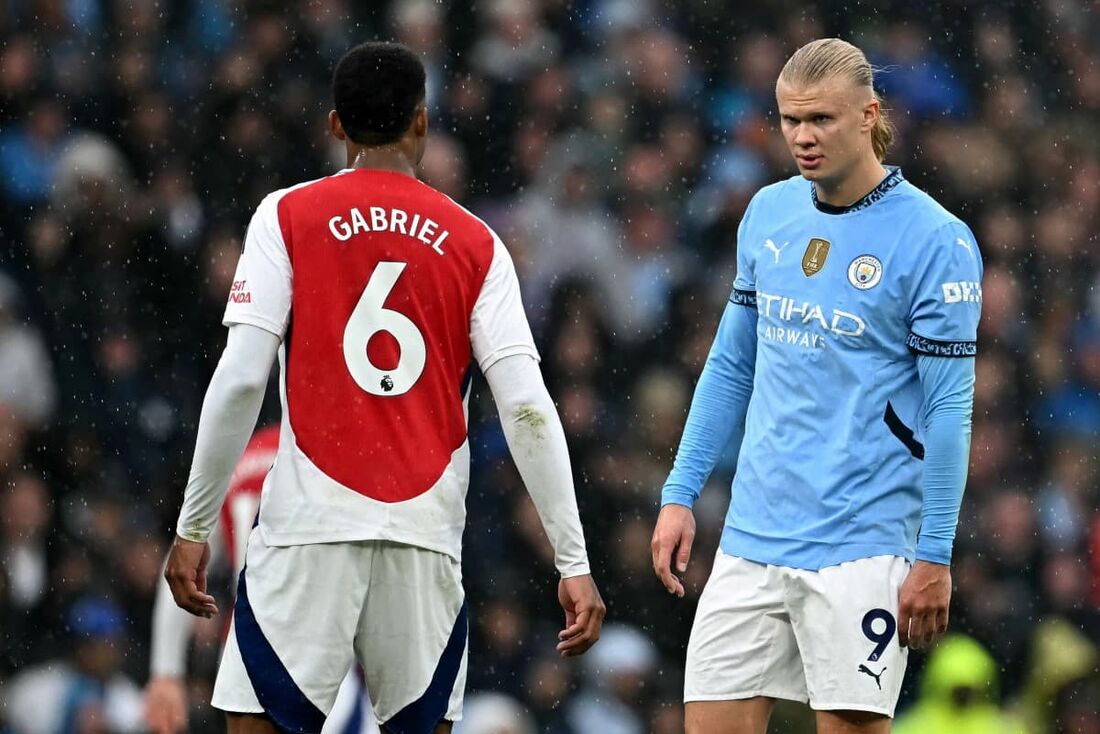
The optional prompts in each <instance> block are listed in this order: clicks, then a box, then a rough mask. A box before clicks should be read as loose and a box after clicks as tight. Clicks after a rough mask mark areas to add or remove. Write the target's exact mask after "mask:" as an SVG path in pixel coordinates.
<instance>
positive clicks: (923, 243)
mask: <svg viewBox="0 0 1100 734" xmlns="http://www.w3.org/2000/svg"><path fill="white" fill-rule="evenodd" d="M737 259H738V273H737V278H736V281H735V283H734V291H733V294H732V296H731V301H732V302H733V303H734V304H737V305H741V306H744V307H747V308H753V309H755V310H756V313H757V325H756V334H757V346H756V362H755V365H756V366H755V376H754V382H753V390H752V397H751V399H750V401H749V407H748V412H747V414H746V420H745V436H744V439H743V442H742V445H741V452H740V455H739V459H738V465H737V472H736V475H735V478H734V484H733V491H732V498H731V504H730V510H729V515H728V517H727V524H726V529H725V532H724V535H723V541H722V548H723V550H724V551H725V552H726V553H728V554H730V555H737V556H742V557H744V558H747V559H749V560H754V561H757V562H761V563H774V564H777V565H784V566H791V567H796V568H807V569H811V570H817V569H819V568H822V567H824V566H828V565H834V564H837V563H843V562H845V561H848V560H855V559H857V558H866V557H871V556H874V555H896V556H902V557H905V558H908V559H910V560H912V559H913V557H914V552H915V546H916V540H917V532H918V529H919V525H920V518H921V506H922V505H921V502H922V490H921V477H922V471H923V466H922V459H923V456H924V448H923V445H922V443H921V441H922V438H923V434H922V423H923V418H924V415H925V410H926V407H927V406H925V405H924V397H923V392H922V388H921V384H920V380H919V375H918V371H917V355H920V354H926V355H933V356H943V357H968V356H973V355H974V354H975V353H976V333H977V325H978V318H979V316H980V311H981V306H980V304H981V286H980V283H981V277H982V264H981V259H980V256H979V254H978V249H977V245H976V244H975V241H974V236H973V234H971V232H970V230H969V229H968V228H967V226H966V225H965V224H964V223H963V222H961V221H960V220H959V219H958V218H957V217H955V216H953V215H952V214H951V213H949V212H948V211H947V210H945V209H944V208H943V207H941V206H940V205H939V204H937V203H936V202H935V201H934V200H933V199H932V198H931V197H929V196H928V195H927V194H925V193H923V192H922V191H920V190H919V189H917V188H916V187H914V186H912V185H911V184H909V183H908V182H907V181H906V180H905V179H904V178H903V176H902V174H901V171H900V169H897V168H891V169H889V173H888V174H887V176H886V177H885V178H884V179H883V181H882V182H881V183H880V184H879V185H878V187H876V189H875V190H874V191H872V192H871V193H870V194H868V195H867V196H866V197H864V198H863V199H862V200H860V201H859V202H857V203H856V204H854V205H852V206H850V207H846V208H836V207H830V206H828V205H826V204H823V203H820V202H817V201H816V198H815V196H814V192H813V188H812V184H811V182H809V181H807V180H806V179H804V178H802V177H801V176H796V177H793V178H791V179H788V180H786V181H782V182H779V183H777V184H773V185H771V186H768V187H766V188H764V189H762V190H761V191H760V192H759V193H758V194H757V195H756V196H755V197H754V198H753V200H752V202H751V203H750V205H749V208H748V210H747V211H746V213H745V217H744V218H743V220H742V222H741V226H740V229H739V231H738V253H737ZM777 457H782V459H779V458H777ZM778 488H782V490H783V491H782V492H780V491H777V490H778Z"/></svg>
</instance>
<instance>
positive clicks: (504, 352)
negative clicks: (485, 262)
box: [470, 233, 539, 372]
mask: <svg viewBox="0 0 1100 734" xmlns="http://www.w3.org/2000/svg"><path fill="white" fill-rule="evenodd" d="M470 344H471V346H472V348H473V354H474V359H476V360H477V363H478V366H479V367H480V368H481V371H482V372H484V371H485V370H487V369H489V367H491V366H492V365H493V364H494V363H496V362H498V361H500V360H502V359H504V358H505V357H511V356H512V355H515V354H527V355H530V356H531V357H532V358H534V359H536V360H537V359H538V358H539V353H538V350H536V349H535V340H534V338H533V337H532V336H531V327H530V325H529V324H528V323H527V314H526V313H524V310H523V302H522V300H521V299H520V292H519V278H518V277H516V268H515V265H513V264H512V257H511V255H509V254H508V250H507V249H505V247H504V243H503V242H501V241H500V238H499V237H497V235H496V234H495V233H494V234H493V260H492V262H491V263H490V265H489V272H488V273H486V275H485V281H484V282H483V283H482V286H481V292H480V293H479V294H478V297H477V301H476V302H475V304H474V310H473V313H472V314H471V315H470Z"/></svg>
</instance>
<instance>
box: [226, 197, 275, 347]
mask: <svg viewBox="0 0 1100 734" xmlns="http://www.w3.org/2000/svg"><path fill="white" fill-rule="evenodd" d="M280 199H281V196H280V195H279V194H278V193H275V194H270V195H269V196H267V197H266V198H265V199H264V200H263V201H262V202H260V206H259V207H257V209H256V213H255V214H253V215H252V221H251V222H249V224H248V232H247V233H246V234H245V238H244V251H243V252H242V253H241V259H240V260H238V261H237V272H236V274H235V275H234V276H233V285H232V286H231V288H230V290H229V300H228V302H227V303H226V306H225V316H224V317H223V318H222V323H224V324H225V325H226V326H231V325H233V324H250V325H252V326H258V327H259V328H261V329H263V330H265V331H269V332H271V333H272V334H274V335H275V336H278V337H280V338H281V337H282V336H283V335H284V334H285V333H286V325H287V322H288V320H289V318H290V300H291V280H292V274H291V267H290V256H289V255H288V254H287V249H286V243H285V242H284V241H283V231H282V228H281V227H280V226H279V208H278V207H279V200H280Z"/></svg>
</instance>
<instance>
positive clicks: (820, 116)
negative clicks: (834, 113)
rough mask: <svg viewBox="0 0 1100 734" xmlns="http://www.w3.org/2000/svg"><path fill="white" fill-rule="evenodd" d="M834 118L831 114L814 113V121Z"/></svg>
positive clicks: (825, 120) (818, 121)
mask: <svg viewBox="0 0 1100 734" xmlns="http://www.w3.org/2000/svg"><path fill="white" fill-rule="evenodd" d="M831 119H833V118H832V117H831V116H830V115H814V122H817V123H822V122H828V121H829V120H831Z"/></svg>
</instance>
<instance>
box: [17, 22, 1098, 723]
mask: <svg viewBox="0 0 1100 734" xmlns="http://www.w3.org/2000/svg"><path fill="white" fill-rule="evenodd" d="M934 8H935V9H933V10H929V8H928V7H927V6H926V5H925V4H922V3H912V2H903V1H901V0H887V1H884V2H877V3H860V2H842V1H841V0H822V1H821V2H818V3H816V4H815V3H804V2H794V1H793V0H789V1H787V0H760V1H759V2H753V3H735V2H732V0H731V1H730V2H723V1H722V0H678V1H674V0H484V1H482V2H477V3H472V4H471V3H468V2H459V1H458V0H452V1H450V2H448V1H447V0H398V1H396V2H382V1H376V2H371V3H355V2H352V1H351V0H293V1H291V2H282V3H274V2H264V1H261V0H0V701H3V702H4V703H3V704H0V732H4V734H8V733H9V732H10V733H11V734H32V733H34V732H44V733H45V732H66V733H68V732H79V733H81V734H92V733H93V732H114V731H136V730H141V728H142V724H141V694H140V691H141V687H142V685H143V684H144V682H145V680H146V678H147V675H148V650H149V645H148V638H149V630H150V617H151V608H152V596H153V593H154V590H155V587H156V584H157V581H158V575H159V572H160V566H161V563H162V559H163V557H164V553H165V552H166V549H167V545H168V543H169V541H170V539H171V537H172V535H171V533H172V528H173V524H174V521H175V517H176V513H177V510H178V507H179V504H180V501H181V495H182V489H183V485H184V482H185V479H186V476H187V470H188V466H189V462H190V453H191V449H192V446H193V439H194V432H195V427H196V419H197V416H198V412H199V408H200V405H201V400H202V396H203V392H204V389H205V386H206V383H207V381H208V379H209V377H210V374H211V373H212V370H213V367H214V365H215V364H216V362H217V359H218V357H219V355H220V351H221V347H222V345H223V344H224V340H225V330H224V329H223V328H222V327H221V326H220V317H221V312H222V309H223V307H224V303H225V299H226V295H227V293H228V292H229V286H230V282H231V279H232V275H233V271H234V266H235V263H236V260H237V257H238V254H239V252H240V247H241V238H242V235H243V231H244V227H245V225H246V223H247V221H248V217H249V216H250V214H251V211H252V210H253V209H254V207H255V206H256V205H257V204H258V202H259V201H260V199H261V198H262V196H263V195H264V194H266V193H267V192H269V191H271V190H274V189H276V188H281V187H285V186H288V185H291V184H293V183H296V182H299V181H302V180H306V179H311V178H316V177H319V176H322V175H326V174H328V173H331V172H334V171H336V170H338V169H339V168H341V167H343V165H344V161H343V157H342V156H343V153H342V148H341V147H340V146H339V145H338V144H336V143H335V142H334V141H332V140H331V139H329V138H328V137H327V131H326V127H325V124H324V115H325V113H326V112H327V110H328V109H329V107H330V92H329V77H330V74H331V70H332V68H333V66H334V64H335V61H336V60H337V59H338V58H339V56H340V55H341V54H342V53H343V51H345V50H346V49H347V48H349V47H350V46H351V45H353V44H355V43H357V42H360V41H363V40H368V39H374V38H384V39H394V40H399V41H402V42H404V43H406V44H408V45H409V46H411V47H412V48H413V49H415V50H416V51H417V52H418V53H419V54H420V55H421V56H422V58H423V59H424V62H425V64H426V66H427V68H428V76H429V109H430V116H431V119H432V127H431V137H430V143H429V146H428V150H427V154H426V157H425V159H424V161H423V167H422V176H423V178H424V179H425V180H427V181H428V182H429V183H431V184H432V185H433V186H436V187H437V188H439V189H441V190H442V191H444V192H445V193H447V194H449V195H451V196H453V197H454V198H456V199H457V200H459V201H460V202H462V203H464V204H465V205H467V206H469V207H471V208H472V209H473V210H474V211H475V212H476V213H477V214H478V215H479V216H481V217H482V218H484V219H486V220H487V221H488V222H489V223H490V224H491V225H492V226H493V227H494V228H496V230H497V231H498V232H499V233H500V234H501V235H502V237H503V238H504V240H505V241H506V243H507V244H508V246H509V248H510V250H511V252H512V254H513V256H514V258H515V260H516V262H517V267H518V269H519V271H520V276H521V280H522V283H523V286H524V296H525V299H526V301H527V305H528V308H529V313H530V315H531V320H532V323H533V326H534V328H535V331H536V335H537V339H538V342H539V345H540V350H541V353H542V358H543V362H542V365H543V369H544V372H545V375H546V378H547V381H548V384H549V386H550V390H551V394H552V395H553V396H554V398H555V399H556V401H557V403H558V406H559V409H560V411H561V415H562V419H563V422H564V424H565V427H566V432H567V435H568V439H569V442H570V447H571V451H572V457H573V466H574V472H575V475H576V484H577V492H578V498H579V502H580V507H581V513H582V517H583V520H584V522H585V527H586V534H587V538H588V543H589V549H590V553H591V556H592V560H593V562H594V569H595V573H596V578H597V581H598V583H599V584H600V586H601V589H602V591H603V593H604V596H605V598H606V601H607V603H608V607H609V612H608V622H609V624H608V626H607V629H606V632H605V635H604V638H603V640H602V641H601V642H600V643H599V644H598V645H597V646H596V647H595V648H594V649H593V650H592V651H591V652H590V653H589V654H588V655H587V656H585V657H583V658H580V659H578V660H575V661H563V660H561V659H560V658H558V657H557V656H556V655H555V654H554V651H553V647H554V643H555V641H556V640H555V635H556V632H557V630H558V629H560V628H561V626H562V619H561V611H560V609H559V608H558V606H557V602H556V599H555V594H554V589H555V574H554V570H553V564H552V554H551V552H550V549H549V546H548V544H547V542H546V540H545V538H544V536H543V535H542V532H541V530H540V528H539V523H538V520H537V515H536V514H535V512H534V510H533V506H532V504H531V502H530V501H529V500H528V498H527V496H526V494H525V492H524V491H523V486H522V483H521V482H520V480H519V477H518V474H517V472H516V471H515V468H514V467H513V465H512V464H511V461H510V460H509V458H508V456H507V448H506V445H505V443H504V439H503V434H502V432H501V430H500V427H499V424H498V422H497V419H496V415H495V412H494V409H493V407H492V401H491V398H490V396H489V395H488V391H487V390H486V389H484V386H482V388H481V389H480V390H476V391H475V394H476V397H475V400H474V404H473V405H472V406H471V412H472V427H471V438H472V444H473V450H474V467H473V478H472V482H471V487H470V493H469V498H468V509H469V526H468V531H467V533H466V536H465V543H466V555H467V558H466V559H465V567H464V568H465V573H464V576H465V582H466V587H467V591H468V594H469V598H470V601H471V609H472V612H473V614H472V619H473V622H472V630H471V649H470V665H469V688H470V690H471V691H477V692H483V694H482V695H478V696H476V697H473V698H472V699H471V705H470V706H469V713H470V716H469V717H468V721H467V722H466V724H465V725H464V726H463V727H462V729H461V730H460V731H461V732H462V734H479V732H511V733H513V734H536V733H537V734H592V733H593V732H599V733H600V734H644V733H645V732H652V733H654V734H673V733H674V732H678V731H681V728H682V724H681V722H682V707H681V704H680V692H681V681H682V677H681V668H682V660H683V654H684V649H685V644H686V639H687V635H688V632H689V629H690V624H691V619H692V615H693V612H694V606H695V602H696V600H697V598H698V594H699V592H700V590H701V588H702V585H703V583H704V581H705V579H706V577H707V574H708V572H709V567H710V558H711V556H712V555H713V552H714V550H715V548H716V547H717V543H718V536H719V534H720V530H721V525H722V520H723V515H724V511H725V506H726V503H727V502H728V496H729V480H730V477H731V473H732V469H733V466H734V462H735V460H736V456H735V451H733V450H731V451H730V452H729V454H728V455H727V456H726V457H724V459H723V460H722V462H721V465H720V466H719V469H718V470H717V471H716V472H715V474H714V476H713V478H712V481H711V483H710V486H708V489H707V491H706V492H705V493H704V495H703V497H702V499H701V500H700V502H699V504H698V505H697V509H696V512H695V515H696V519H697V521H698V523H699V537H698V539H697V541H696V543H695V555H694V558H693V560H692V564H691V567H690V569H689V571H688V573H687V584H686V585H687V587H688V594H687V596H686V598H685V599H682V600H677V599H675V598H673V597H671V596H669V595H668V594H667V593H666V592H664V591H663V590H662V588H661V586H660V585H659V584H658V583H657V581H656V580H655V579H654V577H653V574H652V571H651V568H650V552H649V536H650V532H651V530H652V524H653V521H654V519H655V517H656V511H657V504H658V499H659V491H660V487H661V485H662V483H663V481H664V479H665V477H666V475H667V472H668V470H669V468H670V466H671V462H672V458H673V456H674V453H675V449H676V445H677V441H678V438H679V434H680V431H681V428H682V426H683V421H684V418H685V416H686V410H687V406H688V404H689V401H690V398H691V393H692V389H693V384H694V380H695V379H696V377H697V375H698V373H699V370H700V369H701V367H702V363H703V360H704V359H705V356H706V353H707V350H708V349H709V346H710V342H711V339H712V337H713V334H714V331H715V328H716V325H717V321H718V318H719V316H720V314H721V311H722V309H723V306H724V303H725V301H726V298H727V296H728V293H729V289H730V287H731V285H732V280H733V271H734V263H735V251H736V241H735V240H736V228H737V224H738V221H739V218H740V216H741V214H742V212H743V210H744V208H745V205H746V203H747V202H748V200H749V198H750V197H751V196H752V194H753V193H754V192H755V191H756V190H757V189H758V188H759V187H760V186H762V185H765V184H767V183H770V182H772V181H774V180H777V179H779V178H781V177H786V176H789V175H792V174H793V173H794V169H793V165H792V163H791V161H790V160H789V157H788V154H787V152H786V150H785V147H784V145H783V143H782V140H781V138H780V136H779V134H778V132H777V130H776V114H775V111H774V96H773V88H774V82H775V78H776V75H777V73H778V71H779V69H780V67H781V66H782V64H783V62H784V60H785V59H786V57H787V56H788V55H789V54H790V53H791V52H792V51H793V50H794V49H795V48H797V47H798V46H799V45H801V44H803V43H804V42H806V41H808V40H811V39H813V38H816V37H821V36H826V35H840V36H842V37H844V38H846V39H848V40H851V41H853V42H855V43H856V44H857V45H860V46H861V47H862V48H864V49H865V50H866V51H867V53H868V56H869V57H870V58H871V60H872V62H874V63H876V64H878V65H881V66H883V67H885V68H886V72H885V73H883V74H881V75H880V77H879V80H878V84H879V87H880V89H881V91H882V92H883V93H884V95H885V98H886V101H887V105H888V106H889V107H891V108H893V118H894V120H895V122H896V124H897V125H898V127H899V130H900V137H899V140H898V142H897V144H896V147H895V148H894V150H893V152H892V153H891V154H890V156H889V158H888V162H890V163H893V164H897V165H900V166H901V167H902V169H903V170H904V172H905V175H906V177H907V178H908V179H909V180H910V181H912V182H914V183H915V184H916V185H918V186H919V187H921V188H923V189H925V190H926V191H928V192H929V193H931V194H932V195H933V196H934V197H936V198H937V199H938V200H939V201H940V202H942V203H943V204H944V205H945V206H947V207H948V208H949V209H951V210H952V211H954V212H955V213H957V214H958V215H959V216H961V217H962V218H963V219H964V220H965V221H967V222H968V223H969V224H970V226H971V227H972V229H973V230H974V231H975V233H976V235H977V237H978V241H979V244H980V246H981V248H982V250H983V254H984V257H985V263H986V271H985V282H984V298H985V304H984V314H983V321H982V324H981V330H980V334H979V356H978V360H977V373H978V381H977V396H976V404H975V412H974V432H973V447H972V455H971V468H970V479H969V483H968V487H967V494H966V498H965V501H964V506H963V513H962V518H961V520H960V524H959V534H958V541H957V546H956V555H955V566H954V578H955V583H956V592H955V597H954V606H953V617H952V628H953V630H954V631H955V632H957V633H958V635H959V636H957V637H954V638H951V639H950V640H949V641H948V642H945V643H944V644H943V645H942V646H941V647H940V648H939V649H937V650H936V651H935V652H934V653H933V654H932V656H931V657H930V658H928V659H926V658H924V657H923V656H921V655H917V654H914V655H913V656H911V657H910V667H911V670H910V673H909V675H908V678H907V683H906V686H905V690H904V692H903V698H902V704H901V707H900V711H901V712H902V713H901V718H900V719H899V722H898V731H902V730H903V727H904V732H905V734H913V733H914V732H916V733H917V734H922V733H926V732H927V733H931V732H937V733H939V732H948V731H952V732H986V731H996V732H999V733H1000V734H1008V733H1009V732H1012V731H1015V730H1019V731H1026V732H1031V733H1033V734H1069V733H1070V732H1077V733H1080V734H1083V733H1085V732H1096V731H1100V678H1098V676H1097V672H1096V671H1097V665H1098V645H1100V511H1098V508H1100V505H1098V494H1100V474H1098V467H1097V454H1098V449H1100V287H1098V286H1100V280H1098V274H1100V267H1098V265H1100V249H1098V248H1097V246H1096V244H1097V243H1096V239H1097V232H1098V231H1100V135H1097V132H1098V128H1097V120H1098V119H1100V117H1098V115H1100V5H1098V4H1097V3H1096V2H1089V0H1016V1H1012V0H985V1H977V0H975V1H964V0H947V1H945V2H941V3H937V4H935V6H934ZM270 392H272V393H273V391H270ZM277 410H278V406H277V401H275V400H273V399H271V396H269V401H268V404H267V405H266V406H265V409H264V414H263V420H265V421H273V420H275V419H276V418H277ZM225 582H226V579H221V583H222V587H221V588H224V587H225V586H226V583H225ZM223 596H224V592H223ZM227 607H228V605H227V604H224V603H223V604H222V605H221V608H222V609H223V610H224V609H226V608H227ZM222 624H224V620H215V621H214V622H212V623H211V624H209V625H203V626H202V627H200V629H199V634H198V635H197V637H196V640H195V642H194V644H193V647H192V651H191V671H192V674H191V677H190V680H189V693H190V696H191V701H192V716H191V730H192V731H219V730H220V727H221V723H220V719H219V718H218V717H216V716H214V715H213V714H212V713H211V712H210V710H209V707H208V706H207V704H206V702H207V701H208V700H209V693H210V688H211V683H212V676H213V671H214V668H215V665H216V660H217V646H218V643H219V637H220V629H221V625H222ZM47 714H48V715H47ZM806 721H807V712H806V710H805V708H804V707H798V706H785V707H783V708H781V709H780V710H779V711H778V712H777V714H776V716H775V718H774V721H773V725H774V727H773V728H775V730H776V731H785V732H799V731H805V730H806V729H805V726H806ZM945 722H946V723H945ZM494 727H495V728H494Z"/></svg>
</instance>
